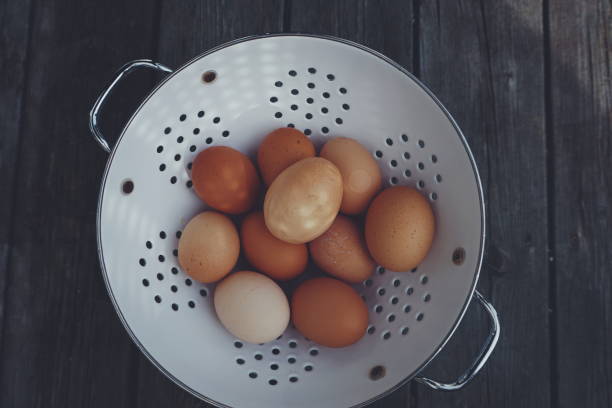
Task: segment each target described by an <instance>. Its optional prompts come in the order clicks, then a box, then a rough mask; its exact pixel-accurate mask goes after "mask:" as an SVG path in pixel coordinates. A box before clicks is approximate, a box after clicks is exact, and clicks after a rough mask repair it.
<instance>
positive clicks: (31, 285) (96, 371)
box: [0, 0, 154, 407]
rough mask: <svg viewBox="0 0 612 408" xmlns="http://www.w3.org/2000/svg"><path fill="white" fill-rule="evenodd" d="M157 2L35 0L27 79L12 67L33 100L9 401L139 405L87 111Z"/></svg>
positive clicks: (10, 294)
mask: <svg viewBox="0 0 612 408" xmlns="http://www.w3.org/2000/svg"><path fill="white" fill-rule="evenodd" d="M2 4H3V6H0V8H5V7H6V3H5V2H3V3H2ZM148 4H149V2H145V1H140V2H137V1H134V2H123V1H113V2H103V3H101V2H100V3H85V2H82V1H69V0H66V1H61V2H37V3H36V4H35V5H34V7H35V8H34V13H33V19H32V27H31V39H30V43H31V45H30V47H29V50H28V53H29V54H28V58H27V59H28V67H27V71H26V72H27V75H26V77H25V78H26V83H25V85H23V86H20V85H19V81H20V80H21V79H20V78H22V75H23V74H21V73H20V72H17V73H15V75H14V76H12V75H11V78H14V79H15V81H16V82H15V86H16V87H17V88H16V89H17V90H19V89H22V90H24V91H25V93H24V95H23V98H24V101H25V102H24V104H23V109H22V110H21V112H20V115H21V116H22V119H21V120H18V119H11V118H8V119H9V120H13V122H12V123H13V126H14V123H15V122H14V121H15V120H17V121H18V122H20V123H22V127H21V130H20V135H19V138H20V142H19V144H18V147H19V150H18V151H17V150H13V151H12V154H14V155H15V156H16V157H18V158H19V161H18V163H17V167H16V170H15V171H16V175H17V177H16V180H17V183H16V184H15V187H14V192H13V194H14V197H15V203H16V205H15V206H14V210H13V214H12V218H13V222H14V225H15V228H14V233H13V237H12V239H13V240H12V242H11V245H12V250H11V251H10V254H9V255H10V256H9V261H8V262H9V265H10V269H9V271H8V273H9V276H8V282H9V285H8V286H7V289H6V291H5V295H4V301H5V305H6V315H7V318H6V320H5V322H4V332H3V339H2V348H1V350H0V353H1V355H0V361H1V362H2V364H1V371H0V373H1V377H0V406H2V407H131V406H132V404H131V403H130V398H131V395H130V393H131V389H130V387H131V384H132V377H133V373H134V369H133V364H132V363H131V361H132V356H133V355H135V354H134V353H135V349H134V347H133V346H132V344H131V342H130V340H129V338H128V336H127V334H126V332H125V331H124V330H123V328H122V327H121V324H120V323H119V320H118V319H117V316H116V314H115V312H114V310H113V307H112V306H111V303H110V301H109V298H108V295H107V293H106V289H105V288H104V284H103V281H102V278H101V276H100V272H99V270H100V269H99V264H98V259H97V251H96V240H95V214H96V202H97V195H98V189H99V185H100V184H99V181H100V178H101V175H102V170H103V166H104V163H105V161H106V155H105V154H104V153H103V152H102V150H100V149H99V148H98V147H97V146H96V145H95V144H94V143H93V140H92V139H91V137H90V135H89V132H88V129H87V117H88V110H89V108H90V106H91V104H92V103H93V101H94V100H95V97H96V96H97V93H98V92H99V91H100V90H101V87H102V86H103V85H104V84H105V83H106V82H107V80H108V78H110V74H111V73H112V72H113V70H115V69H116V68H117V67H118V66H119V65H120V64H122V63H123V62H125V61H126V60H127V59H129V58H134V57H137V56H140V55H142V54H147V53H149V52H150V50H151V46H152V38H153V35H152V28H153V20H154V15H153V13H152V12H151V10H150V9H149V8H148V7H147V5H148ZM26 6H27V4H26ZM19 14H21V16H22V17H20V18H21V20H19V21H15V22H12V23H11V24H10V25H11V26H13V25H21V24H23V25H24V26H26V27H27V24H28V23H27V19H26V20H24V19H23V18H24V17H23V16H24V15H25V16H27V14H28V12H27V11H25V12H20V13H19ZM14 17H15V18H17V17H19V15H18V14H15V15H14ZM5 29H6V27H3V28H2V30H5ZM20 37H23V34H19V33H15V39H16V40H17V39H19V38H20ZM3 41H4V40H3ZM9 41H12V39H11V38H9ZM22 41H23V40H22ZM19 45H20V44H19V43H16V46H19ZM21 45H23V44H21ZM8 49H13V46H10V47H9V48H8ZM4 52H5V49H4V48H2V53H3V57H4ZM14 58H15V61H16V62H18V61H19V59H21V58H22V57H19V56H18V55H15V56H14ZM3 64H4V62H3ZM13 68H14V69H17V70H19V69H20V67H19V64H17V65H15V66H14V67H13ZM3 69H4V68H3ZM3 73H4V74H6V72H4V71H3ZM4 80H5V79H4V78H3V81H4ZM3 92H4V91H3ZM9 92H10V88H9ZM13 92H15V91H13ZM5 102H6V101H5V100H3V101H2V110H3V111H4V110H5V109H6V107H5ZM118 106H121V103H119V104H118ZM125 108H126V107H125V106H124V109H125ZM5 112H6V111H5ZM3 126H4V125H3ZM4 137H5V135H2V138H3V139H4ZM9 137H12V135H10V134H9ZM3 191H4V186H3ZM3 199H4V197H3ZM2 268H3V267H2Z"/></svg>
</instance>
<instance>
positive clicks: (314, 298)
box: [291, 278, 368, 347]
mask: <svg viewBox="0 0 612 408" xmlns="http://www.w3.org/2000/svg"><path fill="white" fill-rule="evenodd" d="M291 319H292V320H293V324H295V327H296V328H297V329H298V330H299V331H300V333H302V334H303V335H304V336H306V337H308V338H309V339H311V340H313V341H315V342H317V343H319V344H321V345H322V346H327V347H345V346H349V345H351V344H353V343H355V342H357V341H358V340H359V339H361V338H362V337H363V335H364V334H365V331H366V328H367V327H368V309H367V307H366V305H365V303H364V302H363V300H362V299H361V296H359V294H358V293H357V292H356V291H355V290H354V289H353V288H351V287H350V286H349V285H347V284H346V283H344V282H340V281H339V280H337V279H332V278H315V279H311V280H308V281H306V282H304V283H302V284H301V285H300V286H299V287H298V288H297V289H296V290H295V292H294V293H293V297H292V298H291Z"/></svg>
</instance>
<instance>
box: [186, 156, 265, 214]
mask: <svg viewBox="0 0 612 408" xmlns="http://www.w3.org/2000/svg"><path fill="white" fill-rule="evenodd" d="M191 179H192V180H193V188H194V190H195V192H196V194H197V195H198V197H200V198H201V199H202V200H203V201H204V202H205V203H206V204H208V205H209V206H211V207H212V208H214V209H216V210H219V211H223V212H225V213H228V214H241V213H243V212H245V211H248V210H250V209H251V208H252V207H253V205H254V204H255V200H256V199H257V196H258V194H259V176H258V175H257V170H255V166H253V163H251V159H249V158H248V157H247V156H245V155H244V154H242V153H240V152H239V151H238V150H236V149H232V148H231V147H227V146H214V147H209V148H208V149H205V150H203V151H201V152H200V153H199V154H198V155H197V156H196V158H195V160H194V161H193V168H192V170H191Z"/></svg>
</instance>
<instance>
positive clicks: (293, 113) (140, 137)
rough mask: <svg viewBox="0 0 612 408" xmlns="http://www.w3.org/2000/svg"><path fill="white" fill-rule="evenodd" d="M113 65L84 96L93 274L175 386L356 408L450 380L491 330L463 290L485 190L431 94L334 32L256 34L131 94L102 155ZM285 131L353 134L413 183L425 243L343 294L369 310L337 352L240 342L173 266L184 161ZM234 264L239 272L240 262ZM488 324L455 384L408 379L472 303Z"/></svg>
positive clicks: (293, 337) (184, 217)
mask: <svg viewBox="0 0 612 408" xmlns="http://www.w3.org/2000/svg"><path fill="white" fill-rule="evenodd" d="M139 67H146V68H154V69H158V70H161V71H166V72H169V73H170V72H172V71H171V70H170V69H169V68H167V67H164V66H163V65H161V64H158V63H153V62H151V61H148V60H139V61H134V62H131V63H128V64H126V65H125V66H124V67H123V68H121V70H120V71H119V72H118V73H117V75H116V77H115V79H114V80H113V81H112V83H111V84H110V85H109V86H108V87H107V88H106V89H105V91H104V92H103V93H102V94H101V95H100V97H99V98H98V100H97V101H96V103H95V105H94V107H93V109H92V111H91V115H90V127H91V130H92V133H93V134H94V137H95V138H96V140H97V141H98V142H99V144H100V145H101V146H102V147H103V148H104V149H105V150H106V151H107V152H109V153H110V157H109V159H108V163H107V166H106V169H105V172H104V176H103V179H102V188H101V192H100V199H99V204H98V214H97V217H98V220H97V221H98V222H97V232H98V250H99V255H100V263H101V267H102V275H103V277H104V280H105V282H106V285H107V288H108V291H109V294H110V297H111V299H112V301H113V303H114V305H115V308H116V310H117V313H118V315H119V317H120V318H121V321H122V322H123V324H124V326H125V328H126V329H127V331H128V332H129V334H130V336H131V337H132V339H133V340H134V341H135V342H136V344H137V345H138V347H139V348H140V349H141V350H142V352H143V353H145V355H146V356H147V357H148V358H149V359H150V360H151V361H152V362H153V364H155V365H156V366H157V367H158V368H159V369H160V370H161V371H163V372H164V373H165V374H166V375H167V376H168V377H169V378H171V379H172V380H173V381H174V382H175V383H177V384H178V385H180V386H181V387H183V388H184V389H186V390H187V391H189V392H191V393H192V394H194V395H196V396H198V397H200V398H201V399H203V400H206V401H208V402H210V403H212V404H215V405H217V406H235V407H349V406H362V405H365V404H367V403H369V402H371V401H373V400H375V399H376V398H379V397H381V396H383V395H384V394H386V393H388V392H391V391H392V390H393V389H395V388H397V387H398V386H400V385H402V384H403V383H405V382H406V381H408V380H410V379H412V378H416V379H417V380H419V381H420V382H422V383H424V384H426V385H428V386H430V387H432V388H436V389H443V390H448V389H457V388H461V387H462V386H464V385H465V384H466V383H467V382H468V381H469V380H470V379H471V378H472V377H473V376H474V374H475V373H476V372H477V371H478V370H479V369H480V368H481V367H482V366H483V364H484V362H485V361H486V359H487V358H488V357H489V355H490V353H491V352H492V350H493V348H494V346H495V343H496V342H497V338H498V336H499V323H498V320H497V315H496V313H495V310H494V309H493V308H492V306H491V305H490V304H489V303H488V302H486V301H485V300H484V299H483V298H482V297H481V296H480V295H479V294H478V292H475V291H474V289H475V285H476V282H477V280H478V274H479V271H480V266H481V260H482V255H483V245H484V238H485V232H484V228H485V222H484V205H483V194H482V188H481V184H480V179H479V176H478V171H477V169H476V165H475V163H474V159H473V157H472V155H471V153H470V150H469V148H468V145H467V143H466V141H465V139H464V137H463V136H462V134H461V131H460V130H459V128H458V127H457V125H456V124H455V122H454V121H453V119H452V118H451V116H450V115H449V113H448V112H447V111H446V110H445V109H444V107H443V106H442V105H441V104H440V102H439V101H438V100H437V99H436V98H435V97H434V96H433V95H432V94H431V92H430V91H429V90H428V89H427V88H426V87H425V86H424V85H423V84H421V83H420V82H419V81H418V80H417V79H416V78H414V77H413V76H412V75H410V74H409V73H408V72H407V71H405V70H404V69H403V68H401V67H400V66H398V65H397V64H395V63H394V62H392V61H390V60H389V59H387V58H386V57H384V56H382V55H381V54H379V53H377V52H375V51H372V50H370V49H368V48H366V47H363V46H361V45H358V44H355V43H352V42H349V41H345V40H340V39H337V38H332V37H323V36H310V35H265V36H258V37H249V38H244V39H240V40H237V41H233V42H231V43H228V44H225V45H222V46H220V47H217V48H215V49H213V50H211V51H209V52H207V53H205V54H203V55H200V56H198V57H197V58H195V59H193V60H192V61H190V62H188V63H187V64H185V65H184V66H182V67H181V68H179V69H177V70H176V71H174V72H172V73H171V74H170V75H168V76H167V77H166V79H165V80H164V81H162V83H161V84H159V85H158V86H157V87H156V88H155V90H153V91H152V92H151V94H150V95H149V96H148V97H147V98H146V99H145V100H144V102H143V103H142V104H141V105H140V107H139V108H138V109H137V110H136V112H135V113H134V115H133V116H132V118H131V119H130V121H129V122H128V123H127V125H126V126H125V128H124V130H123V132H122V134H121V136H120V137H119V138H118V140H117V142H116V143H115V145H114V147H113V148H112V150H111V149H110V148H109V145H108V144H107V142H106V140H105V139H104V137H103V135H102V133H101V132H100V130H99V129H98V126H97V117H98V112H99V110H100V108H101V106H102V105H103V103H104V101H105V99H106V98H107V96H108V95H109V93H110V91H111V90H112V88H113V87H114V86H115V84H116V83H117V82H119V81H120V80H121V79H122V78H124V76H125V75H126V74H127V73H129V72H130V71H132V70H133V69H135V68H139ZM283 126H292V127H296V128H298V129H301V130H303V131H304V133H305V134H307V135H308V136H309V137H310V138H311V139H312V140H313V142H314V143H315V145H316V146H317V147H320V146H321V145H322V144H323V143H324V142H325V141H326V140H328V139H329V138H332V137H334V136H348V137H351V138H354V139H356V140H358V141H359V142H360V143H361V144H363V145H364V146H365V147H366V148H367V149H369V150H370V151H371V152H372V155H373V157H375V159H376V160H377V161H378V163H379V165H380V168H381V169H382V174H383V176H384V182H385V184H386V185H387V186H390V185H409V186H413V187H416V188H418V189H419V190H420V191H421V192H422V193H423V194H424V195H425V196H427V197H428V198H429V200H430V202H431V204H432V206H433V209H434V212H435V216H436V221H437V234H436V237H435V240H434V243H433V247H432V249H431V251H430V253H429V255H428V256H427V258H426V259H425V261H424V262H423V263H422V264H421V265H419V266H418V268H416V269H414V270H412V271H389V270H384V269H382V268H380V267H378V268H377V270H376V271H375V273H374V275H373V276H372V277H371V278H370V279H368V280H366V281H365V282H363V283H362V284H358V285H354V287H355V289H356V290H357V291H359V293H361V295H362V296H363V298H364V300H365V302H366V303H367V306H368V308H369V311H370V316H369V317H370V325H369V328H368V330H367V333H366V334H365V336H364V337H363V339H362V340H360V341H359V342H358V343H357V344H355V345H352V346H350V347H346V348H342V349H330V348H326V347H322V346H319V345H317V344H315V343H313V342H311V341H309V340H307V339H306V338H304V337H303V336H302V335H301V334H300V333H299V332H297V331H296V330H295V328H293V327H292V326H290V327H289V328H288V329H287V330H286V331H285V333H284V334H283V335H282V336H281V337H279V338H278V339H277V340H276V341H273V342H270V343H266V344H261V345H257V344H245V343H243V342H240V341H239V340H238V339H236V338H234V337H233V336H232V335H231V334H230V333H228V332H227V331H226V330H225V329H224V328H223V327H222V326H221V325H220V323H219V321H218V320H217V318H216V316H215V313H214V310H213V307H212V301H211V300H212V299H211V298H212V296H213V291H214V285H204V284H200V283H198V282H195V281H192V280H191V279H189V278H188V276H187V275H185V273H184V272H183V271H182V270H181V268H180V267H179V264H178V262H177V244H178V239H179V237H180V234H181V229H182V228H183V227H184V225H185V224H186V223H187V221H188V220H189V219H190V218H191V217H192V216H193V215H195V214H196V213H198V212H200V211H202V210H203V209H205V206H204V205H203V204H202V202H201V201H200V200H199V199H198V198H197V197H196V195H195V194H194V192H193V189H192V185H191V180H190V170H191V162H192V160H193V159H194V157H195V155H196V154H197V153H198V152H199V151H201V150H202V149H205V148H207V147H209V146H215V145H226V146H231V147H233V148H236V149H238V150H240V151H242V152H244V153H245V154H247V155H250V156H251V157H254V153H255V151H256V149H257V146H258V145H259V143H260V142H261V140H262V138H263V137H264V136H265V135H266V134H267V133H269V132H270V131H272V130H274V129H276V128H278V127H283ZM239 266H244V265H239ZM473 296H474V297H475V298H476V299H477V300H478V301H479V304H481V305H482V306H484V308H485V310H486V311H487V312H488V313H489V315H490V317H491V332H490V335H489V337H488V338H487V339H486V340H485V344H484V347H483V348H482V351H481V353H480V354H479V355H478V356H477V358H476V359H475V361H474V363H473V365H472V366H471V367H470V368H469V369H468V370H467V371H466V372H465V373H464V374H463V375H461V376H460V377H459V378H458V379H457V380H456V381H453V382H450V383H442V382H437V381H434V380H431V379H426V378H422V377H419V376H418V374H419V372H420V371H421V370H422V369H423V368H424V367H425V366H426V365H427V363H428V362H429V361H431V359H432V358H433V357H434V356H435V355H436V354H437V353H438V352H439V351H440V349H441V348H442V347H443V346H444V344H445V343H446V342H447V340H448V339H449V337H450V336H451V335H452V333H453V331H454V330H455V328H456V327H457V325H458V324H459V322H460V321H461V318H462V317H463V315H464V313H465V311H466V308H467V307H468V304H469V303H470V300H471V299H472V297H473Z"/></svg>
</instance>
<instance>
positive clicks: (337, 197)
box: [264, 157, 342, 244]
mask: <svg viewBox="0 0 612 408" xmlns="http://www.w3.org/2000/svg"><path fill="white" fill-rule="evenodd" d="M341 201H342V177H341V176H340V172H339V171H338V169H337V168H336V166H334V165H333V164H332V163H331V162H330V161H328V160H325V159H322V158H320V157H310V158H307V159H303V160H300V161H299V162H297V163H295V164H292V165H291V166H289V167H287V168H286V169H285V170H284V171H283V172H282V173H281V174H279V175H278V177H277V178H276V179H275V180H274V182H273V183H272V185H271V186H270V188H269V189H268V192H267V193H266V198H265V201H264V217H265V220H266V226H267V227H268V230H269V231H270V232H271V233H272V235H274V236H275V237H276V238H278V239H280V240H283V241H285V242H290V243H292V244H302V243H304V242H308V241H312V240H313V239H315V238H316V237H318V236H319V235H321V234H323V233H324V232H325V231H326V230H327V228H329V226H330V225H331V223H332V222H334V219H335V218H336V215H337V214H338V210H339V209H340V202H341Z"/></svg>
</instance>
